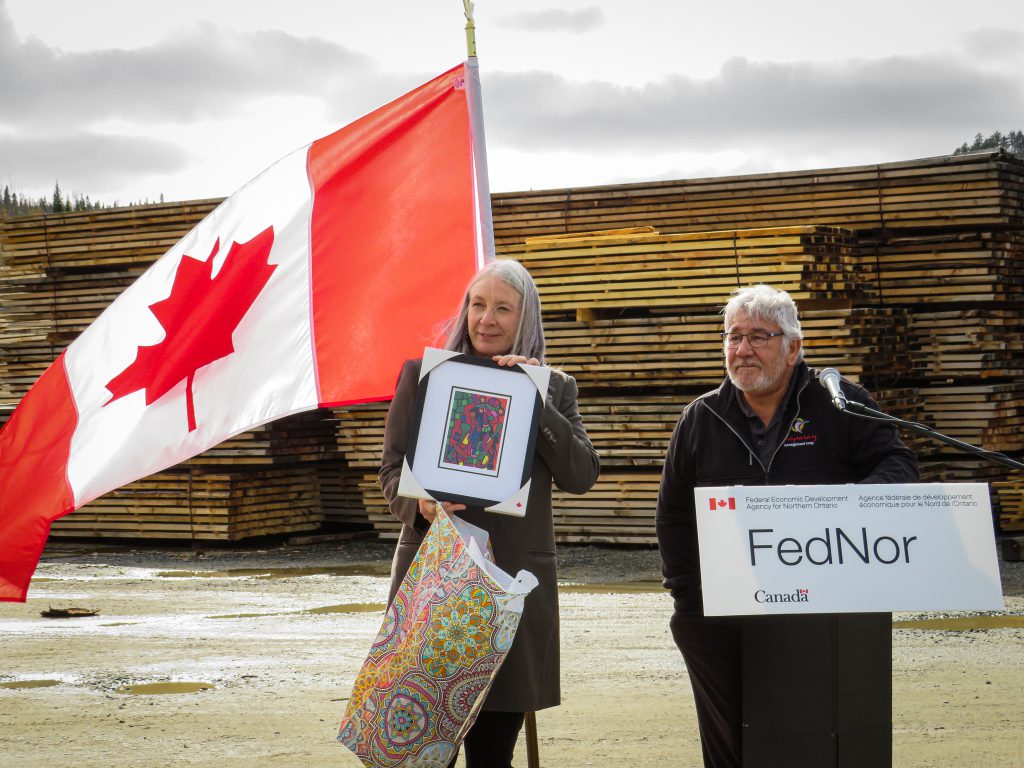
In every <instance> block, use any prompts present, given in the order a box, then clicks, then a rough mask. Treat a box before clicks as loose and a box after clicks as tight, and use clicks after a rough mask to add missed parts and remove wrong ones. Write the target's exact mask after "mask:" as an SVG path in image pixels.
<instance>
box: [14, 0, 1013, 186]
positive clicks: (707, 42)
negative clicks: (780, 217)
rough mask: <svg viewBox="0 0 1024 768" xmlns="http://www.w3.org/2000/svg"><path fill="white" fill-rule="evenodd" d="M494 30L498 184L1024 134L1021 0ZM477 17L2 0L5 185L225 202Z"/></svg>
mask: <svg viewBox="0 0 1024 768" xmlns="http://www.w3.org/2000/svg"><path fill="white" fill-rule="evenodd" d="M967 17H970V18H967ZM476 22H477V42H478V48H479V57H480V69H481V79H482V82H483V98H484V114H485V122H486V131H487V142H488V157H489V167H490V178H491V188H492V190H493V191H496V192H497V191H510V190H522V189H543V188H550V187H565V186H583V185H590V184H607V183H617V182H623V181H642V180H651V179H670V178H692V177H698V176H718V175H728V174H737V173H758V172H771V171H779V170H795V169H801V168H817V167H831V166H839V165H854V164H865V163H875V162H887V161H894V160H909V159H913V158H918V157H930V156H934V155H941V154H948V153H950V152H951V151H952V150H953V149H954V148H955V147H957V146H958V145H959V144H961V143H962V142H963V141H964V140H965V139H969V138H971V137H973V136H974V134H975V133H978V132H981V133H984V134H986V135H987V134H989V133H991V132H992V131H994V130H1002V131H1008V130H1015V129H1024V2H1022V0H971V2H964V1H963V0H959V1H958V2H952V1H951V0H885V1H884V2H883V1H882V0H858V2H856V3H853V2H843V3H840V2H822V1H821V0H813V2H812V1H811V0H774V2H765V0H718V2H708V1H707V0H701V1H700V2H691V1H690V0H605V1H603V2H601V1H593V0H592V1H591V2H587V0H578V1H577V2H573V1H572V0H570V1H568V2H540V0H479V1H478V2H477V5H476ZM463 26H464V18H463V15H462V3H461V0H378V1H377V2H367V1H366V0H289V2H280V0H175V2H173V3H156V2H144V1H140V0H89V1H88V2H83V0H0V187H2V185H4V184H8V185H9V186H10V187H11V188H12V189H13V190H15V191H18V192H20V193H28V194H31V195H34V196H38V195H44V194H45V195H47V196H48V195H49V194H50V192H51V191H52V189H53V184H54V182H55V181H57V180H59V181H60V183H61V186H62V188H63V189H64V190H65V191H67V192H81V193H83V194H88V195H90V197H91V198H93V199H99V200H103V201H104V202H113V201H114V200H118V201H120V202H122V203H125V202H128V201H132V200H141V199H149V200H156V199H158V198H159V197H160V195H163V196H164V197H165V199H167V200H183V199H195V198H207V197H220V196H224V195H228V194H230V193H231V192H232V191H234V190H235V189H237V188H239V187H240V186H242V185H243V184H244V183H245V182H246V181H248V180H249V179H250V178H252V177H253V176H255V175H257V174H258V173H259V172H260V171H261V170H263V169H264V168H265V167H267V166H268V165H270V164H271V163H273V162H274V161H275V160H277V159H278V158H280V157H282V156H284V155H285V154H287V153H288V152H290V151H291V150H293V149H295V148H297V147H300V146H302V145H304V144H307V143H308V142H310V141H312V140H313V139H316V138H318V137H320V136H322V135H325V134H327V133H330V132H331V131H333V130H335V129H336V128H338V127H340V126H341V125H343V124H345V123H348V122H351V121H352V120H354V119H356V118H358V117H359V116H360V115H363V114H365V113H366V112H368V111H370V110H372V109H374V108H375V107H377V106H379V105H381V104H383V103H386V102H387V101H390V100H391V99H394V98H396V97H397V96H399V95H401V94H402V93H404V92H405V91H407V90H409V89H411V88H413V87H415V86H416V85H419V84H420V83H422V82H424V81H426V80H428V79H430V78H432V77H434V76H435V75H437V74H440V73H441V72H442V71H444V70H446V69H448V68H450V67H452V66H454V65H455V64H457V63H458V62H459V61H461V60H462V59H464V58H465V50H466V49H465V38H464V32H463Z"/></svg>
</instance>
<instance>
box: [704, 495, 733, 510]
mask: <svg viewBox="0 0 1024 768" xmlns="http://www.w3.org/2000/svg"><path fill="white" fill-rule="evenodd" d="M708 505H709V506H710V507H711V511H712V512H714V511H715V510H716V509H736V499H735V498H734V497H732V496H730V497H729V498H728V499H708Z"/></svg>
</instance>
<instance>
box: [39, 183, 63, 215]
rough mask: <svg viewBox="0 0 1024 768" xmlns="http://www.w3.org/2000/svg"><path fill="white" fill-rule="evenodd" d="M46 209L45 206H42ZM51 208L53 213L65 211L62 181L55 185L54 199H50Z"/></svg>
mask: <svg viewBox="0 0 1024 768" xmlns="http://www.w3.org/2000/svg"><path fill="white" fill-rule="evenodd" d="M41 207H43V209H44V210H45V206H41ZM50 210H51V211H52V212H53V213H63V212H64V198H63V197H62V196H61V194H60V182H57V183H55V184H54V185H53V199H52V200H51V201H50Z"/></svg>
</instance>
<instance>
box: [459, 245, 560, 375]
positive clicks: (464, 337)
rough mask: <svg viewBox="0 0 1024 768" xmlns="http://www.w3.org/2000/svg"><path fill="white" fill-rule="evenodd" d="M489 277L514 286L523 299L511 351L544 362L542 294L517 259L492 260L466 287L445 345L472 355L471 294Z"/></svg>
mask: <svg viewBox="0 0 1024 768" xmlns="http://www.w3.org/2000/svg"><path fill="white" fill-rule="evenodd" d="M486 277H496V278H498V279H499V280H501V281H502V282H504V283H506V284H507V285H509V286H511V287H512V288H514V289H515V291H516V293H518V294H519V295H520V296H521V297H522V300H523V306H522V312H521V313H520V315H519V327H518V328H517V329H516V337H515V340H514V341H513V342H512V349H511V350H510V354H513V355H522V356H523V357H527V358H529V357H535V358H537V360H539V361H540V362H541V363H543V362H544V325H543V324H542V322H541V317H540V295H539V294H538V293H537V286H536V284H535V283H534V282H533V278H532V277H530V273H529V272H527V271H526V267H524V266H523V265H522V264H520V263H519V262H518V261H515V260H514V259H501V260H499V261H492V262H490V263H489V264H487V265H486V266H485V267H484V268H483V269H481V270H480V271H479V272H477V273H476V274H475V275H474V276H473V279H472V280H470V281H469V285H467V286H466V295H465V297H464V298H463V299H462V309H461V310H460V311H459V314H457V315H456V316H455V317H453V318H452V319H451V320H449V321H448V326H447V329H446V330H447V333H448V337H447V340H446V341H445V344H444V348H445V349H449V350H452V351H454V352H462V353H464V354H469V355H471V354H473V347H472V345H471V344H470V342H469V294H470V291H472V290H473V286H474V285H476V284H477V283H478V282H480V281H481V280H483V279H484V278H486Z"/></svg>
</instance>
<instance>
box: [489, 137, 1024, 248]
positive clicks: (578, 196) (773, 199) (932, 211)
mask: <svg viewBox="0 0 1024 768" xmlns="http://www.w3.org/2000/svg"><path fill="white" fill-rule="evenodd" d="M1022 190H1024V166H1022V164H1021V163H1020V161H1018V160H1016V159H1015V158H1013V157H1012V156H1010V155H1007V154H1004V153H1001V152H988V153H976V154H970V155H956V156H945V157H933V158H925V159H922V160H911V161H907V162H901V163H884V164H881V165H864V166H853V167H847V168H829V169H824V170H811V171H793V172H788V173H768V174H756V175H749V176H726V177H716V178H704V179H686V180H681V181H655V182H641V183H637V184H617V185H609V186H598V187H585V188H577V189H555V190H539V191H530V192H508V193H502V194H497V195H493V197H492V210H493V215H494V234H495V241H496V243H497V244H498V246H499V247H500V248H502V249H504V248H505V247H508V246H516V245H519V244H521V243H523V242H525V240H526V239H527V238H529V237H537V236H541V235H562V234H574V233H582V232H593V231H598V230H607V229H621V228H624V227H637V226H653V227H656V228H657V229H659V230H661V231H662V232H702V231H705V232H706V231H713V230H722V229H751V228H756V227H779V226H806V225H819V224H820V225H825V226H839V227H845V228H847V229H852V230H855V231H861V230H882V229H889V230H891V229H910V228H913V229H926V228H933V227H967V226H974V227H985V226H989V227H999V228H1013V227H1015V228H1020V227H1021V226H1022V225H1024V217H1022Z"/></svg>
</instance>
